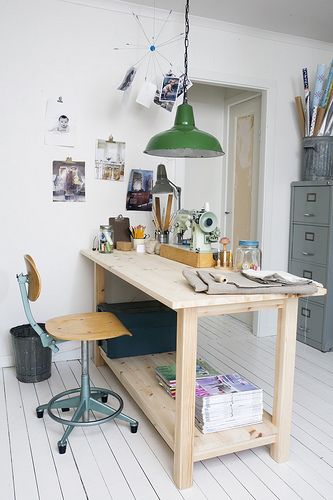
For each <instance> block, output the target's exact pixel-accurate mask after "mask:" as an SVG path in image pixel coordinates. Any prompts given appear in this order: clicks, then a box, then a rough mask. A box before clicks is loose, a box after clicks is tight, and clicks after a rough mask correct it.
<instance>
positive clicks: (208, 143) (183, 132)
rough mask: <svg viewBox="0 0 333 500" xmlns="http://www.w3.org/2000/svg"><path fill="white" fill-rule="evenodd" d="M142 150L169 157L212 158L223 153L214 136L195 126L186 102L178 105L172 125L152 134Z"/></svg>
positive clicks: (191, 109) (190, 108) (189, 106)
mask: <svg viewBox="0 0 333 500" xmlns="http://www.w3.org/2000/svg"><path fill="white" fill-rule="evenodd" d="M144 152H145V153H146V154H148V155H152V156H162V157H170V158H214V157H216V156H222V155H224V152H223V150H222V147H221V144H220V143H219V141H218V140H217V139H216V137H214V136H213V135H211V134H208V133H207V132H202V131H201V130H199V129H197V128H196V126H195V123H194V115H193V108H192V106H191V105H190V104H187V103H186V104H185V103H183V104H180V105H179V106H178V108H177V113H176V118H175V124H174V126H173V127H172V128H170V129H169V130H166V131H165V132H161V133H159V134H156V135H154V136H153V137H152V138H151V139H150V141H149V142H148V144H147V147H146V149H145V151H144Z"/></svg>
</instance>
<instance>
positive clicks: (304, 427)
mask: <svg viewBox="0 0 333 500" xmlns="http://www.w3.org/2000/svg"><path fill="white" fill-rule="evenodd" d="M198 343H199V345H198V354H199V355H200V356H202V357H203V358H204V359H206V360H207V361H208V362H210V363H211V364H212V365H213V366H214V367H215V368H217V369H218V370H221V371H224V372H233V371H237V372H239V373H241V374H243V375H244V376H245V377H247V378H249V379H250V380H251V381H252V382H253V383H255V384H257V385H259V386H260V387H262V388H263V391H264V406H265V409H267V410H268V411H270V410H271V406H272V402H273V380H274V349H275V339H274V337H265V338H257V337H254V336H253V335H252V334H251V333H250V331H249V328H248V327H247V325H245V324H244V323H242V322H240V321H238V320H237V319H235V318H232V317H228V316H227V317H207V318H202V319H201V320H200V324H199V341H198ZM80 369H81V366H80V363H79V361H77V360H74V361H57V362H56V363H53V365H52V377H51V378H50V379H49V380H47V381H44V382H40V383H37V384H23V383H20V382H18V381H17V379H16V376H15V369H14V368H2V369H1V370H0V442H1V446H0V466H1V467H0V470H1V495H0V496H1V499H4V500H27V499H28V500H58V499H59V500H74V499H75V500H133V499H136V500H156V499H162V500H182V499H185V500H204V499H209V500H224V499H226V500H228V499H232V500H243V499H244V500H248V499H250V500H251V499H255V500H275V499H280V500H297V499H304V500H319V499H325V500H333V419H332V416H333V390H332V389H333V353H325V354H324V353H321V352H319V351H316V350H315V349H312V348H310V347H308V346H306V345H304V344H300V343H297V349H296V372H295V390H294V404H293V419H292V438H291V456H290V459H289V460H288V462H286V463H283V464H277V463H276V462H274V460H272V459H271V457H270V455H269V452H268V449H267V448H266V447H262V448H256V449H253V450H246V451H242V452H239V453H235V454H230V455H227V456H223V457H217V458H212V459H210V460H205V461H202V462H198V463H196V464H195V466H194V482H193V487H192V488H189V489H187V490H182V491H179V490H178V489H177V488H176V487H175V485H174V483H173V481H172V467H173V456H172V452H171V450H170V449H169V447H168V446H167V445H166V444H165V443H164V441H163V440H162V438H161V437H160V436H159V434H158V433H157V432H156V430H155V429H154V427H153V426H152V425H151V424H150V422H149V421H148V419H147V418H146V417H145V415H144V414H143V413H142V411H141V410H140V408H139V407H138V406H137V405H136V404H135V403H134V401H133V400H132V399H131V397H130V396H129V395H128V394H127V393H126V392H125V391H124V389H123V388H122V387H121V385H120V384H119V382H118V380H117V379H116V378H115V377H114V375H113V374H112V373H111V371H110V370H109V369H108V368H107V367H106V366H103V367H99V368H96V367H95V366H94V365H92V366H91V380H92V384H93V385H96V386H102V387H103V386H104V387H110V388H112V389H113V390H115V391H116V392H119V393H120V395H121V396H122V397H123V399H124V404H125V405H124V412H125V413H128V414H129V415H131V416H133V417H134V418H137V419H138V420H139V421H140V425H139V431H138V433H137V434H131V432H130V430H129V425H128V424H126V423H124V422H122V421H119V420H116V421H112V422H108V423H106V424H104V425H102V426H95V427H90V428H88V429H84V430H83V429H80V428H78V429H75V430H74V431H73V433H72V434H71V436H70V438H69V443H68V446H67V452H66V454H65V455H59V453H58V451H57V441H58V440H59V439H60V437H61V435H62V432H63V428H62V426H61V425H60V424H58V423H56V422H55V421H53V420H52V419H50V418H49V416H48V415H47V414H45V416H44V418H43V419H37V417H36V414H35V407H36V406H37V405H38V404H41V403H44V402H46V401H48V400H49V399H50V398H51V397H52V395H54V394H57V393H58V392H61V391H63V390H66V389H69V388H73V387H77V386H78V384H79V381H80ZM161 390H162V389H161ZM62 416H65V418H68V413H66V414H62Z"/></svg>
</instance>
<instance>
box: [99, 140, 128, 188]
mask: <svg viewBox="0 0 333 500" xmlns="http://www.w3.org/2000/svg"><path fill="white" fill-rule="evenodd" d="M125 147H126V144H125V142H117V141H114V140H113V138H112V136H110V137H109V139H108V140H103V139H97V141H96V154H95V179H101V180H104V181H116V182H120V181H123V180H124V172H125Z"/></svg>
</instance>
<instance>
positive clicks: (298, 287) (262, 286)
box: [183, 269, 317, 295]
mask: <svg viewBox="0 0 333 500" xmlns="http://www.w3.org/2000/svg"><path fill="white" fill-rule="evenodd" d="M219 274H221V273H220V272H219V271H211V270H209V271H207V270H201V269H184V270H183V276H184V278H186V280H187V281H188V282H189V284H190V285H191V286H192V287H193V289H194V291H195V292H198V293H199V292H205V293H207V294H208V295H219V294H225V295H228V294H229V295H246V294H254V293H258V294H268V293H286V294H289V293H291V294H292V293H295V294H306V295H312V294H313V293H316V291H317V285H316V284H315V283H314V282H312V281H311V280H306V283H305V282H301V283H300V282H299V281H298V282H297V283H292V284H282V283H278V282H276V281H274V282H273V281H272V282H271V283H258V282H256V281H254V280H253V279H249V278H247V277H246V276H244V275H243V274H241V273H239V272H232V271H230V272H229V271H228V272H223V276H224V277H225V278H226V280H227V281H226V282H224V283H221V282H220V281H219ZM295 278H297V277H296V276H295Z"/></svg>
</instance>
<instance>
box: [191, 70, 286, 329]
mask: <svg viewBox="0 0 333 500" xmlns="http://www.w3.org/2000/svg"><path fill="white" fill-rule="evenodd" d="M190 76H191V79H192V80H193V81H195V82H198V83H201V84H209V85H215V86H218V87H233V88H236V89H238V90H239V91H240V93H241V91H242V90H246V91H253V92H254V93H255V92H257V93H261V96H262V103H261V145H260V161H259V186H258V229H257V230H258V238H259V240H260V242H261V248H262V251H263V267H264V268H265V269H273V268H274V266H273V263H272V262H271V255H272V251H271V250H272V237H271V235H272V230H273V228H272V224H271V222H270V221H271V220H272V218H273V205H272V202H271V201H272V200H273V199H274V198H273V190H274V180H275V164H274V161H275V154H274V149H275V140H274V139H275V120H276V93H277V82H276V81H275V80H263V79H261V78H258V79H256V78H249V77H247V76H245V75H230V74H227V73H223V72H218V71H212V70H210V71H207V70H203V69H199V68H191V75H190ZM227 132H228V131H227V130H226V128H225V124H223V125H222V141H221V142H222V147H223V148H226V147H227V141H223V137H227ZM224 151H225V153H226V154H228V151H227V150H226V149H224ZM208 161H209V160H208ZM223 186H224V187H226V168H225V166H224V168H222V174H221V190H222V188H223ZM221 208H222V207H221ZM257 316H258V317H257V320H256V321H254V333H255V334H256V335H258V336H267V335H275V334H276V313H275V312H274V311H267V312H266V311H265V312H260V313H259V314H258V315H257Z"/></svg>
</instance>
